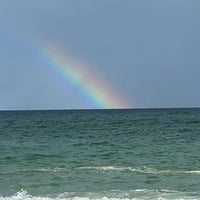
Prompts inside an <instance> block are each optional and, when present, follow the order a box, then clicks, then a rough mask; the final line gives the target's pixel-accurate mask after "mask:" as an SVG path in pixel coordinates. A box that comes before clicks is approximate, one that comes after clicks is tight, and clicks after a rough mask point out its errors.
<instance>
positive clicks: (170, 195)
mask: <svg viewBox="0 0 200 200" xmlns="http://www.w3.org/2000/svg"><path fill="white" fill-rule="evenodd" d="M142 199H148V200H151V199H154V200H172V199H173V200H186V199H187V200H197V199H200V194H199V193H197V192H190V193H186V192H179V191H174V190H164V189H162V190H149V189H137V190H130V191H124V192H123V191H105V192H98V193H94V192H92V193H82V194H80V193H79V194H78V193H75V192H71V193H70V192H65V193H62V194H59V195H54V197H53V196H52V195H51V196H49V197H48V196H32V195H30V194H28V192H27V191H24V190H21V191H19V192H17V193H16V194H15V195H13V196H8V197H4V196H0V200H142Z"/></svg>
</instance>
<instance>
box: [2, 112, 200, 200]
mask: <svg viewBox="0 0 200 200" xmlns="http://www.w3.org/2000/svg"><path fill="white" fill-rule="evenodd" d="M0 194H1V196H0V200H11V199H12V200H13V199H17V200H19V199H30V200H31V199H33V198H36V199H37V200H40V199H41V198H44V199H43V200H46V199H47V200H48V199H58V200H60V199H67V200H68V199H77V198H78V199H81V200H82V199H86V200H90V199H100V200H107V199H112V200H115V199H117V200H119V199H127V200H128V199H200V109H141V110H140V109H138V110H137V109H133V110H74V111H15V112H14V111H12V112H11V111H10V112H6V111H4V112H3V111H2V112H0Z"/></svg>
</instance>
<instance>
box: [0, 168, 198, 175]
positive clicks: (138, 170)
mask: <svg viewBox="0 0 200 200" xmlns="http://www.w3.org/2000/svg"><path fill="white" fill-rule="evenodd" d="M69 170H96V171H105V172H106V171H108V172H109V171H110V172H112V171H116V172H117V171H119V172H126V171H128V172H133V173H144V174H200V170H170V169H169V170H161V169H156V168H152V167H145V166H144V167H135V168H134V167H119V166H85V167H75V168H71V167H55V168H36V169H22V170H15V171H10V172H9V171H5V172H3V173H5V174H7V173H18V172H29V171H31V172H34V171H35V172H54V173H56V172H67V171H69Z"/></svg>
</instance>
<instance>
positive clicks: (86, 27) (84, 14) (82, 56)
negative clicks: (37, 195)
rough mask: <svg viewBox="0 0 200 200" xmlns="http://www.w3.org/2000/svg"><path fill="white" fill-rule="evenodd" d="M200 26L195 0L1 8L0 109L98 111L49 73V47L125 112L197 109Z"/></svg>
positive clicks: (81, 1)
mask: <svg viewBox="0 0 200 200" xmlns="http://www.w3.org/2000/svg"><path fill="white" fill-rule="evenodd" d="M199 21H200V1H199V0H18V1H13V0H0V44H1V45H0V109H73V108H75V109H76V108H95V106H94V107H93V106H92V105H91V106H90V104H89V103H86V102H85V101H84V98H85V97H82V96H81V94H79V90H78V89H76V88H73V87H71V86H68V83H67V82H63V80H61V79H60V78H59V74H55V73H53V72H51V70H49V69H50V68H49V67H48V63H45V62H44V60H43V59H42V56H41V55H40V53H39V52H38V48H42V47H43V46H46V45H48V44H54V45H56V47H58V48H59V49H60V50H61V51H63V52H67V53H68V54H70V55H72V56H73V57H74V58H76V59H77V60H80V61H84V62H86V63H87V64H88V65H89V66H90V69H91V70H93V71H95V72H96V73H97V74H100V76H101V77H103V78H104V80H106V81H107V82H108V83H109V84H110V85H112V87H113V88H115V89H116V90H117V91H118V92H119V95H120V96H123V98H125V99H127V101H128V102H129V105H130V107H136V108H146V107H199V106H200V92H199V86H200V37H199V36H200V26H199ZM86 98H87V97H86Z"/></svg>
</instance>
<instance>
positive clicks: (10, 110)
mask: <svg viewBox="0 0 200 200" xmlns="http://www.w3.org/2000/svg"><path fill="white" fill-rule="evenodd" d="M154 109H155V110H159V109H160V110H165V109H200V107H138V108H69V109H67V108H63V109H62V108H55V109H54V108H52V109H0V112H20V111H22V112H23V111H24V112H26V111H27V112H28V111H87V110H88V111H92V110H154Z"/></svg>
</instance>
